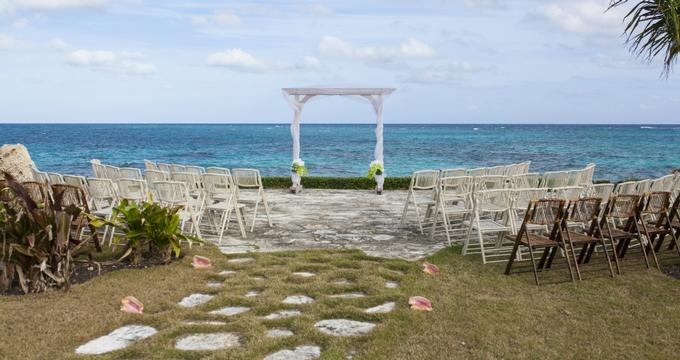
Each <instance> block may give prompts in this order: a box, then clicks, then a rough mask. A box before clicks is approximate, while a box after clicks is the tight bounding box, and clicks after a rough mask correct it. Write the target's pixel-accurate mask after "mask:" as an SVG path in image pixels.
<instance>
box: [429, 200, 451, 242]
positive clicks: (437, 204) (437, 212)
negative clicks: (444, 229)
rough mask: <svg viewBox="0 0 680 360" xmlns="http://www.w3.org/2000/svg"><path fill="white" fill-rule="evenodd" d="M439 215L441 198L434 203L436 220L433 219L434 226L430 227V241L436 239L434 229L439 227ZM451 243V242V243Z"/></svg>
mask: <svg viewBox="0 0 680 360" xmlns="http://www.w3.org/2000/svg"><path fill="white" fill-rule="evenodd" d="M437 216H439V198H438V197H437V198H436V199H435V204H434V216H433V218H434V220H433V221H432V228H431V229H430V241H432V240H434V231H435V230H436V229H437ZM449 245H450V244H449Z"/></svg>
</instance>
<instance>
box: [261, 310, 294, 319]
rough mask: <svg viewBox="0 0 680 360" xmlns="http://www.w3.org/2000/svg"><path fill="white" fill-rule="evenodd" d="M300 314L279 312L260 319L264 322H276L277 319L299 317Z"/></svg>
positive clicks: (288, 311) (291, 311)
mask: <svg viewBox="0 0 680 360" xmlns="http://www.w3.org/2000/svg"><path fill="white" fill-rule="evenodd" d="M300 314H302V312H300V311H299V310H280V311H275V312H273V313H271V314H269V315H267V316H263V317H262V319H264V320H278V319H286V318H290V317H294V316H300Z"/></svg>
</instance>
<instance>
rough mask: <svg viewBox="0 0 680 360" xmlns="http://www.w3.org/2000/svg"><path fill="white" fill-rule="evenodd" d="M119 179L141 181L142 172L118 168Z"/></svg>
mask: <svg viewBox="0 0 680 360" xmlns="http://www.w3.org/2000/svg"><path fill="white" fill-rule="evenodd" d="M118 178H119V179H136V180H140V179H142V171H141V170H139V169H137V168H120V169H118Z"/></svg>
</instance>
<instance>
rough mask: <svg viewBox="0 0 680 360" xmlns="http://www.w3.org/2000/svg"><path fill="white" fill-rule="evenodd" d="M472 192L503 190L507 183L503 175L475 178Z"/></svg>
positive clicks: (506, 178)
mask: <svg viewBox="0 0 680 360" xmlns="http://www.w3.org/2000/svg"><path fill="white" fill-rule="evenodd" d="M473 183H474V191H475V192H477V191H484V190H497V189H504V188H506V187H507V186H506V185H507V183H508V177H507V176H505V175H483V176H475V177H474V179H473Z"/></svg>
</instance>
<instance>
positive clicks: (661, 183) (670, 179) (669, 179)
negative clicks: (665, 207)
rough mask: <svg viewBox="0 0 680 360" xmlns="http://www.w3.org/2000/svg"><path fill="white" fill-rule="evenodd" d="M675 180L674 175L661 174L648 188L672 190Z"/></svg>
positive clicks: (652, 189)
mask: <svg viewBox="0 0 680 360" xmlns="http://www.w3.org/2000/svg"><path fill="white" fill-rule="evenodd" d="M674 182H675V175H666V176H662V177H660V178H658V179H656V180H654V181H652V185H651V186H650V188H649V190H651V191H672V190H673V185H674Z"/></svg>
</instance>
